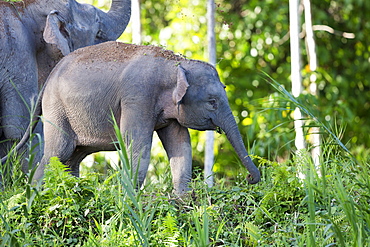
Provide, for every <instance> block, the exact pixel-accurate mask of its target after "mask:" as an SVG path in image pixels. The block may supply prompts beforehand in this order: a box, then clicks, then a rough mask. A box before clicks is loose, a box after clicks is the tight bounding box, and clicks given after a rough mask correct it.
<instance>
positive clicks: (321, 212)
mask: <svg viewBox="0 0 370 247" xmlns="http://www.w3.org/2000/svg"><path fill="white" fill-rule="evenodd" d="M324 147H326V148H325V149H324V152H323V155H322V157H320V159H321V162H320V168H319V170H317V169H316V168H315V167H314V164H313V162H312V159H311V158H310V155H309V154H308V153H304V152H303V153H299V154H295V155H293V156H294V159H292V160H291V161H289V162H285V163H277V162H271V161H268V160H266V159H263V158H259V159H260V163H262V164H264V169H263V170H262V171H263V174H262V175H263V178H264V179H263V181H262V182H261V183H260V184H258V185H254V186H251V185H248V182H247V180H246V175H247V174H246V171H245V170H244V169H240V170H239V171H238V174H239V175H238V176H237V177H236V178H235V180H234V181H233V182H232V183H231V184H230V181H227V180H225V178H222V179H217V180H216V185H215V187H213V188H208V187H207V186H206V185H205V184H204V182H203V179H202V177H201V176H200V175H196V177H195V179H194V180H193V182H192V185H191V187H192V192H190V193H189V194H188V195H187V196H185V197H183V198H181V199H180V198H177V197H174V196H173V195H171V194H169V193H167V192H161V191H162V190H161V187H164V188H166V187H171V185H170V184H164V185H160V184H157V185H156V186H146V187H144V188H143V189H141V190H136V189H135V188H136V186H135V183H134V181H135V179H134V177H135V176H133V177H132V176H131V175H127V174H132V175H134V173H131V172H130V171H129V170H127V169H126V168H124V167H125V165H124V164H125V163H126V161H124V160H123V161H122V165H121V166H120V168H118V169H117V170H116V171H114V170H113V171H110V173H109V174H108V176H107V177H106V180H105V181H103V182H99V175H98V174H96V173H91V174H88V175H87V176H86V177H83V178H76V177H73V176H71V175H70V174H69V173H68V172H66V167H65V166H64V165H63V164H61V163H60V162H59V161H58V160H57V159H52V160H51V162H50V165H49V166H48V168H47V170H46V173H45V179H44V184H43V186H42V188H41V187H38V186H36V187H33V186H31V185H29V184H27V185H26V186H25V188H26V189H25V190H24V191H22V188H24V184H17V185H16V186H15V187H17V188H14V186H13V187H12V188H8V187H7V188H5V190H4V191H3V192H0V193H1V196H0V221H1V222H0V224H1V227H0V245H1V246H23V245H31V246H65V245H69V246H113V245H114V246H127V245H129V246H149V245H150V246H220V245H221V246H270V245H273V246H314V245H319V246H322V245H323V246H330V245H335V244H337V245H340V246H347V245H354V246H367V243H368V242H369V240H370V210H369V209H368V205H369V203H370V179H369V176H368V174H369V172H370V164H369V162H364V161H357V160H355V159H353V158H352V157H351V156H348V153H346V152H343V151H342V150H340V149H339V150H338V149H336V146H332V145H331V144H330V143H328V144H326V143H324ZM124 153H125V152H124ZM124 153H123V154H122V157H126V158H125V159H127V158H128V157H130V155H129V153H130V152H128V153H126V154H124ZM127 160H129V159H127ZM298 174H301V175H302V176H297V175H298ZM161 176H166V175H165V174H162V175H161ZM162 181H167V183H170V181H169V180H162Z"/></svg>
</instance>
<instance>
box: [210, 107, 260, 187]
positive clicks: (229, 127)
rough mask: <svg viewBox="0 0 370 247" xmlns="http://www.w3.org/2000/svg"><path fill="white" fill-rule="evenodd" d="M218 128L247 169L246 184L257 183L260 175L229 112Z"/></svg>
mask: <svg viewBox="0 0 370 247" xmlns="http://www.w3.org/2000/svg"><path fill="white" fill-rule="evenodd" d="M217 125H218V124H217ZM218 126H219V127H220V128H221V129H222V130H223V131H224V132H225V133H226V136H227V139H228V140H229V141H230V143H231V145H232V146H233V148H234V149H235V152H236V153H237V154H238V157H239V158H240V160H241V162H242V163H243V165H244V166H245V168H247V170H248V171H249V173H250V174H249V175H248V177H247V180H248V183H250V184H255V183H258V182H259V181H260V179H261V173H260V171H259V170H258V168H257V167H256V165H255V164H254V163H253V161H252V159H251V158H250V156H249V154H248V152H247V150H246V149H245V147H244V143H243V140H242V137H241V135H240V132H239V130H238V126H237V124H236V122H235V119H234V116H233V115H232V113H231V111H230V114H229V116H228V117H226V118H223V119H222V120H221V121H220V125H218Z"/></svg>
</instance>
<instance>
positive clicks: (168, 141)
mask: <svg viewBox="0 0 370 247" xmlns="http://www.w3.org/2000/svg"><path fill="white" fill-rule="evenodd" d="M157 133H158V136H159V138H160V139H161V141H162V143H163V146H164V148H165V150H166V152H167V156H168V159H169V160H170V166H171V172H172V181H173V186H174V192H175V193H176V194H177V195H182V194H184V193H185V192H186V191H188V190H189V187H188V185H189V183H190V180H191V171H192V153H191V152H192V150H191V144H190V136H189V131H188V129H187V128H185V127H183V126H181V125H180V124H178V123H177V122H173V123H172V124H170V125H169V126H167V127H165V128H162V129H159V130H157Z"/></svg>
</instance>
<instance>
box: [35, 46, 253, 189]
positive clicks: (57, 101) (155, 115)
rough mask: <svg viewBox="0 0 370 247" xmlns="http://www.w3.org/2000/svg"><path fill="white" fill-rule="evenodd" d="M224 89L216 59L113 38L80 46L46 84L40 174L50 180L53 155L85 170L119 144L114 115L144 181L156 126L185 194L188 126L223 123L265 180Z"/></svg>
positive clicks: (246, 160)
mask: <svg viewBox="0 0 370 247" xmlns="http://www.w3.org/2000/svg"><path fill="white" fill-rule="evenodd" d="M224 88H225V86H224V85H223V84H222V83H221V82H220V79H219V76H218V74H217V72H216V69H215V68H214V67H213V66H211V65H210V64H208V63H205V62H201V61H196V60H189V59H186V58H184V57H182V56H178V55H175V54H174V53H173V52H172V51H167V50H164V49H162V48H159V47H155V46H138V45H131V44H124V43H119V42H106V43H102V44H99V45H95V46H90V47H86V48H82V49H79V50H77V51H75V52H73V53H71V54H69V55H68V56H66V57H64V58H63V59H62V60H61V61H60V63H59V64H58V65H57V66H56V67H55V69H54V70H53V71H52V73H51V74H50V76H49V79H48V81H47V82H46V87H45V91H44V95H43V100H42V109H43V117H44V123H45V126H44V134H45V150H44V156H43V158H42V161H41V163H40V165H39V167H38V168H37V170H36V172H35V176H34V178H35V179H36V180H39V179H41V178H42V176H43V174H44V168H45V165H46V164H47V163H48V162H49V159H50V158H51V157H54V156H57V157H59V159H60V160H61V162H63V163H65V164H66V165H68V166H69V168H70V170H71V173H72V174H73V175H75V176H78V175H79V163H80V162H81V161H82V159H83V158H84V157H85V156H86V155H88V154H91V153H93V152H97V151H107V150H115V146H114V144H113V141H114V140H115V132H114V128H113V125H112V115H114V117H115V119H116V122H117V124H118V126H119V128H120V131H121V133H122V135H123V136H124V138H125V140H126V144H127V145H128V144H130V143H131V144H132V152H133V169H134V171H135V170H136V167H135V166H137V165H138V163H139V168H138V173H139V174H138V181H139V183H140V185H141V184H142V183H143V181H144V179H145V176H146V173H147V170H148V165H149V160H150V149H151V144H152V136H153V131H156V132H157V133H158V136H159V138H160V140H161V141H162V143H163V146H164V148H165V150H166V152H167V155H168V158H169V161H170V166H171V171H172V178H173V186H174V192H175V193H176V194H178V195H181V194H183V193H184V192H186V191H187V190H188V183H189V182H190V179H191V169H192V153H191V152H192V151H191V145H190V137H189V132H188V128H192V129H196V130H216V128H218V127H219V128H221V129H222V130H223V131H224V132H225V133H226V135H227V138H228V140H229V141H230V142H231V144H232V145H233V147H234V149H235V151H236V153H237V154H238V156H239V158H240V159H241V160H242V163H243V164H244V166H245V167H246V168H247V169H248V171H249V172H250V175H249V176H248V181H249V183H251V184H254V183H257V182H258V181H259V180H260V172H259V170H258V169H257V167H256V166H255V165H254V164H253V162H252V160H251V159H250V157H249V156H248V153H247V151H246V149H245V147H244V144H243V141H242V138H241V135H240V132H239V130H238V127H237V124H236V122H235V120H234V116H233V115H232V112H231V110H230V107H229V104H228V100H227V97H226V93H225V89H224ZM139 156H140V157H139Z"/></svg>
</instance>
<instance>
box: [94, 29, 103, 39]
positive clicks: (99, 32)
mask: <svg viewBox="0 0 370 247" xmlns="http://www.w3.org/2000/svg"><path fill="white" fill-rule="evenodd" d="M96 38H97V39H103V38H104V33H103V31H102V30H99V31H98V32H97V34H96Z"/></svg>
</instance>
